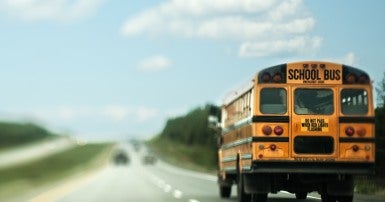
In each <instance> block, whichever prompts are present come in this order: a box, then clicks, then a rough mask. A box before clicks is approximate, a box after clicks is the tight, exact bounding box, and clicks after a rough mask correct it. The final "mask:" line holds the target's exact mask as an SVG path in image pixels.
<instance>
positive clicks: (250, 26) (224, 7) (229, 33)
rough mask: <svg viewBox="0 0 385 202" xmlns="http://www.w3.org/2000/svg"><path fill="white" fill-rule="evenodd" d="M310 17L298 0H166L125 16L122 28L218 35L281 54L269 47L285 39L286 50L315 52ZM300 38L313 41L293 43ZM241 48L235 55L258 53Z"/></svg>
mask: <svg viewBox="0 0 385 202" xmlns="http://www.w3.org/2000/svg"><path fill="white" fill-rule="evenodd" d="M315 23H316V21H315V19H314V18H313V17H312V16H311V14H310V13H309V12H308V11H307V9H306V7H305V6H304V5H303V2H302V1H301V0H290V1H275V0H264V1H260V0H170V1H167V2H165V3H163V4H161V5H159V6H157V7H153V8H150V9H147V10H144V11H142V12H140V13H138V14H137V15H135V16H132V17H130V18H128V19H127V21H126V22H125V23H124V25H123V26H122V34H123V35H124V36H126V37H133V36H138V35H145V36H149V37H154V36H156V37H162V36H167V35H170V36H176V37H185V38H204V39H214V40H218V39H219V40H226V41H232V42H240V43H241V44H246V43H247V44H254V45H253V46H254V47H255V44H266V45H264V46H265V47H266V48H268V49H267V50H266V53H268V54H263V56H269V55H273V54H276V53H278V54H280V53H279V52H278V51H276V50H275V49H273V50H271V48H272V47H273V48H275V47H276V46H277V45H278V44H277V43H281V44H282V43H286V44H287V43H290V48H291V49H292V50H291V51H289V52H288V53H293V54H298V53H301V54H305V53H308V52H309V49H310V48H314V49H312V50H310V51H311V52H314V51H315V50H316V49H317V48H318V47H319V46H320V45H321V42H322V40H321V37H319V36H311V35H310V34H309V32H310V31H311V30H312V29H313V28H314V26H315ZM299 38H303V39H306V41H305V42H304V43H306V44H309V43H310V44H311V45H312V46H310V47H304V46H303V43H295V41H294V40H297V42H298V39H299ZM315 43H316V44H315ZM269 44H270V45H269ZM285 47H286V46H285ZM240 48H241V49H242V50H241V52H243V53H242V54H240V55H250V56H256V57H261V56H262V54H254V53H245V52H244V51H248V50H253V49H245V47H244V45H241V46H240ZM304 48H306V49H307V50H304Z"/></svg>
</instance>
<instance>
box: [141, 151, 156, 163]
mask: <svg viewBox="0 0 385 202" xmlns="http://www.w3.org/2000/svg"><path fill="white" fill-rule="evenodd" d="M156 160H157V159H156V157H155V156H154V155H153V154H149V153H148V154H145V155H144V156H143V159H142V162H143V164H145V165H153V164H155V163H156Z"/></svg>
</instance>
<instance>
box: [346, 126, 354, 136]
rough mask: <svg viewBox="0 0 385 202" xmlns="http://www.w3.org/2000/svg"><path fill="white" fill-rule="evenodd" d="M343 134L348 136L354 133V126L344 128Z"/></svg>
mask: <svg viewBox="0 0 385 202" xmlns="http://www.w3.org/2000/svg"><path fill="white" fill-rule="evenodd" d="M345 134H346V135H347V136H350V137H351V136H353V135H354V128H353V127H351V126H349V127H347V128H345Z"/></svg>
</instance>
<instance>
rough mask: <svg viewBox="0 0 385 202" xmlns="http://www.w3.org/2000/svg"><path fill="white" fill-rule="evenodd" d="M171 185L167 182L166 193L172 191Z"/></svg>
mask: <svg viewBox="0 0 385 202" xmlns="http://www.w3.org/2000/svg"><path fill="white" fill-rule="evenodd" d="M171 189H172V188H171V185H169V184H166V185H165V186H164V189H163V190H164V192H166V193H168V192H170V191H171Z"/></svg>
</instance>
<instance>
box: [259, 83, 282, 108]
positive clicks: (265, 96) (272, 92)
mask: <svg viewBox="0 0 385 202" xmlns="http://www.w3.org/2000/svg"><path fill="white" fill-rule="evenodd" d="M286 94H287V93H286V90H285V89H284V88H264V89H262V90H261V95H260V110H261V113H263V114H285V113H286V111H287V104H286V97H287V95H286Z"/></svg>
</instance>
